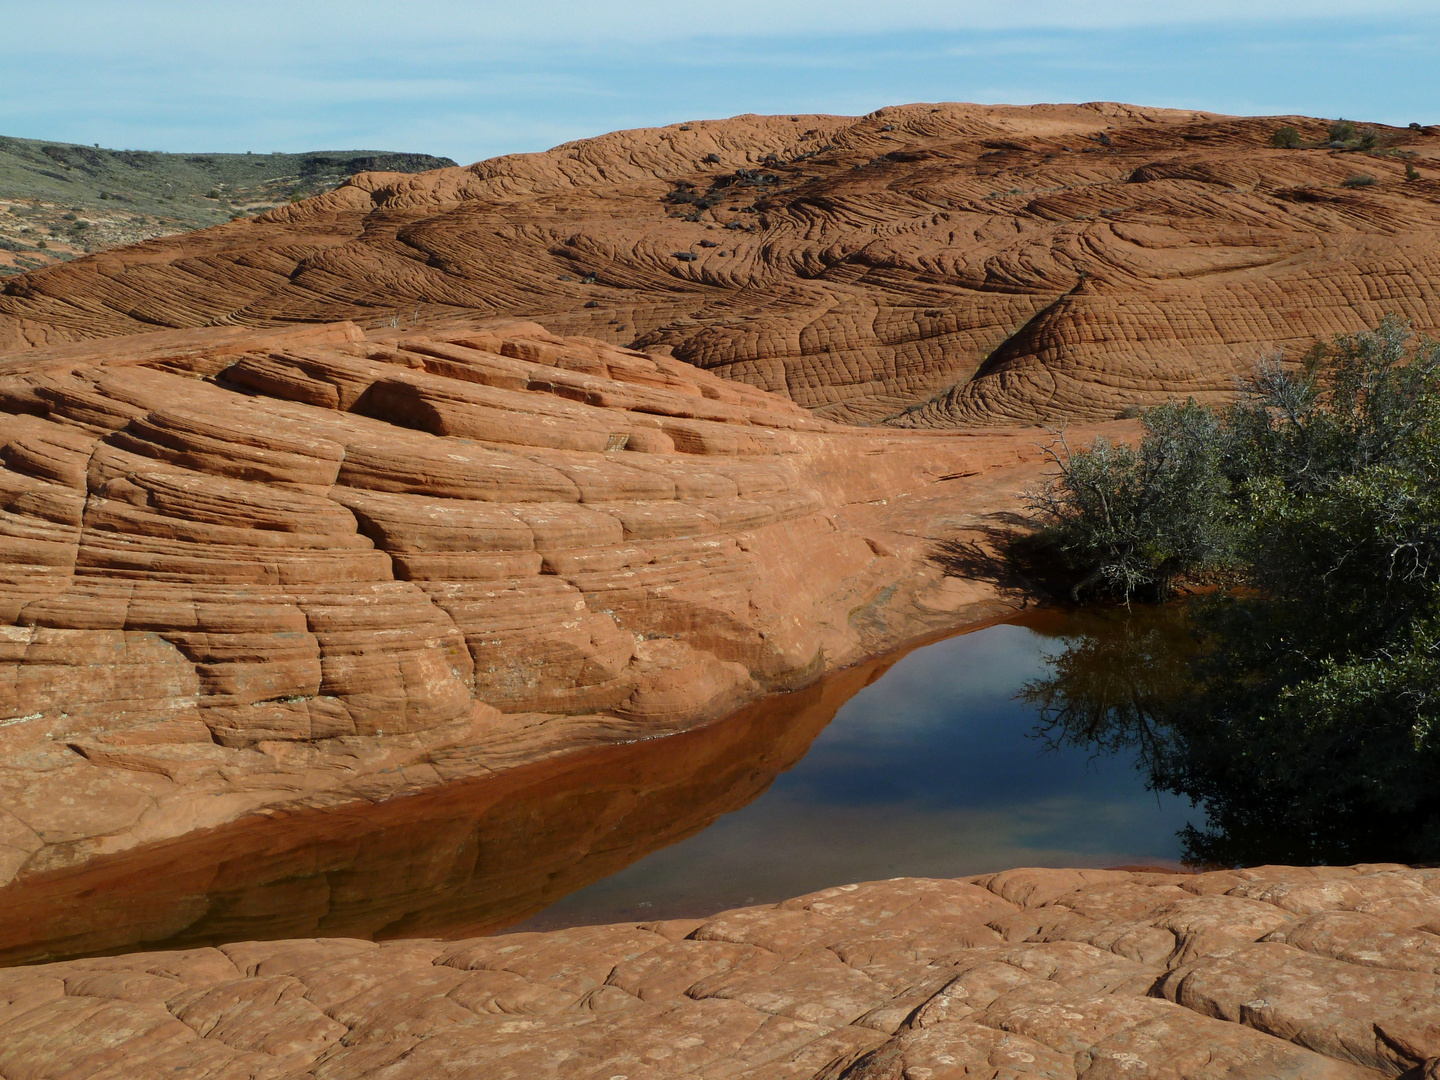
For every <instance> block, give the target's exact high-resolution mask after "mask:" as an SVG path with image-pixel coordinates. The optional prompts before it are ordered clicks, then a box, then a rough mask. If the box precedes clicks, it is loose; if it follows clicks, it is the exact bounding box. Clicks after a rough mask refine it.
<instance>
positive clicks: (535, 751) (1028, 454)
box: [0, 322, 1044, 883]
mask: <svg viewBox="0 0 1440 1080" xmlns="http://www.w3.org/2000/svg"><path fill="white" fill-rule="evenodd" d="M1043 438H1044V433H1043V432H1040V431H1037V430H1033V429H1032V430H1013V431H1000V432H992V433H988V434H973V433H972V434H965V433H957V434H944V435H940V434H935V433H926V432H916V433H907V432H885V431H877V430H862V429H855V428H845V427H841V426H839V425H835V424H831V423H828V422H825V421H821V420H817V419H815V418H814V417H812V416H811V415H810V414H809V413H808V412H806V411H805V410H804V409H802V408H800V407H799V406H797V405H795V404H793V403H791V402H789V401H786V400H784V399H782V398H779V397H776V396H774V395H770V394H766V393H764V392H762V391H759V390H755V389H754V388H751V387H748V386H745V385H743V384H738V383H732V382H727V381H725V380H723V379H720V378H717V377H716V376H714V375H711V374H708V373H706V372H703V371H698V370H696V369H694V368H692V367H690V366H688V365H686V364H684V363H681V362H680V361H677V360H674V359H673V358H671V357H669V356H667V355H664V354H659V355H654V356H651V355H647V354H644V353H638V352H633V351H629V350H624V349H618V348H615V347H612V346H607V345H604V344H602V343H598V342H595V341H591V340H588V339H583V338H561V337H556V336H554V335H551V334H548V333H547V332H545V331H544V330H542V329H541V328H540V327H538V326H535V325H534V324H527V323H515V322H500V323H490V324H476V325H471V326H470V327H468V328H464V329H460V328H452V329H451V330H450V331H447V332H446V334H445V335H443V336H437V335H435V334H434V332H431V333H429V334H425V333H419V332H414V333H411V332H400V331H396V330H382V331H372V332H370V333H366V332H363V331H361V330H360V329H359V328H357V327H355V326H354V325H352V324H349V323H337V324H327V325H319V326H306V327H292V328H288V329H282V330H276V331H263V332H256V331H245V330H241V329H238V328H234V327H226V328H217V329H213V330H202V331H172V332H162V333H157V334H150V335H138V336H134V337H129V338H124V339H117V340H111V341H105V342H96V343H93V344H79V345H70V346H62V347H58V348H53V349H42V350H32V351H29V352H26V353H22V354H20V355H18V356H16V357H13V358H10V359H8V360H0V465H3V468H0V763H3V764H0V883H3V882H6V881H11V880H15V879H17V878H23V877H28V876H31V875H35V874H40V873H45V872H54V871H57V870H63V869H65V868H67V867H74V866H77V865H81V864H84V863H86V862H87V861H88V860H91V859H93V858H95V857H97V856H103V855H106V854H112V853H115V852H119V851H124V850H129V849H133V848H136V847H138V846H143V845H146V844H152V843H157V842H161V841H165V840H167V839H171V838H174V837H176V836H181V835H185V834H188V833H192V832H195V831H197V830H204V829H210V828H215V827H218V826H221V825H224V824H226V823H228V822H233V821H235V820H237V819H239V818H242V817H244V816H245V815H248V814H252V813H255V812H258V811H262V810H274V809H277V808H286V809H296V808H324V807H331V806H337V805H340V804H344V803H353V802H356V801H372V802H373V801H378V800H384V799H388V798H391V797H393V796H396V795H403V794H408V793H413V792H416V791H420V790H424V789H428V788H433V787H436V786H438V785H442V784H445V783H448V782H451V781H455V780H458V779H464V778H468V777H475V776H482V775H487V774H492V773H494V772H496V771H501V770H504V769H507V768H510V767H512V766H513V765H515V764H517V763H520V762H524V761H533V760H535V759H537V758H540V757H543V756H545V755H546V754H550V753H554V752H557V751H561V750H565V749H569V748H573V747H576V746H582V745H587V744H594V743H597V742H614V741H624V740H633V739H638V738H648V737H651V736H654V735H658V734H664V733H666V732H672V731H676V730H679V729H682V728H685V727H687V726H690V725H693V724H695V723H697V722H700V721H704V720H708V719H713V718H715V717H718V716H720V715H723V714H725V713H728V712H730V711H732V710H734V709H735V708H737V707H738V706H739V705H741V704H742V703H744V702H745V701H747V700H750V699H753V698H756V697H758V696H761V695H763V694H766V693H770V692H774V691H778V690H787V689H791V688H794V687H797V686H802V685H805V684H807V683H809V682H811V681H813V680H814V679H816V678H818V677H819V676H820V675H822V674H823V673H825V672H827V671H832V670H835V669H836V668H839V667H843V666H846V665H849V664H852V663H855V662H857V661H859V660H861V659H863V658H865V657H867V656H872V655H875V654H878V653H881V652H884V651H887V650H889V649H892V648H894V647H896V646H898V645H900V644H902V643H903V642H905V641H907V640H910V639H913V638H915V637H917V636H919V635H923V634H926V633H930V632H933V631H937V630H941V629H944V628H953V627H959V626H964V625H967V624H973V623H975V622H977V621H980V620H983V619H988V618H993V617H995V616H996V615H998V614H1002V613H1004V612H1005V611H1008V610H1010V606H1011V605H1012V604H1014V603H1016V602H1017V598H1016V597H1014V596H1007V595H1004V594H1003V593H1002V592H1001V591H1000V590H998V589H997V588H996V587H994V586H993V584H991V583H986V582H981V581H975V580H971V579H969V578H968V577H966V576H963V575H962V574H960V573H959V572H958V571H957V572H956V574H955V575H952V574H949V573H947V569H946V565H945V563H944V560H943V558H941V559H937V557H936V554H937V546H938V545H939V544H940V542H941V541H950V542H954V541H964V540H966V539H967V538H968V539H974V540H977V541H984V540H985V538H986V535H987V532H986V531H987V530H988V529H991V528H993V527H995V526H996V525H997V524H999V523H1003V522H1004V521H1006V520H1008V519H1007V517H1006V515H1007V514H1011V513H1013V511H1014V509H1015V506H1016V492H1017V491H1018V490H1019V489H1020V488H1021V487H1023V486H1024V485H1025V484H1026V483H1027V482H1028V481H1029V479H1030V478H1031V477H1033V474H1034V472H1035V470H1036V468H1037V465H1038V462H1039V460H1040V454H1039V450H1038V446H1037V444H1038V443H1039V442H1040V441H1042V440H1043Z"/></svg>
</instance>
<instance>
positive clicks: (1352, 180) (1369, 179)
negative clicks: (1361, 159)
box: [1340, 173, 1375, 188]
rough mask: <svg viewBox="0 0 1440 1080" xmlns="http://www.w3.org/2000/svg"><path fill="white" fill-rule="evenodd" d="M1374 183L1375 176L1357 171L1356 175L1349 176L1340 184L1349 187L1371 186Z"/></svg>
mask: <svg viewBox="0 0 1440 1080" xmlns="http://www.w3.org/2000/svg"><path fill="white" fill-rule="evenodd" d="M1373 183H1375V177H1373V176H1368V175H1366V174H1365V173H1356V174H1355V175H1354V176H1347V177H1346V178H1345V179H1344V180H1343V181H1342V182H1341V184H1340V186H1341V187H1348V188H1357V187H1369V186H1370V185H1371V184H1373Z"/></svg>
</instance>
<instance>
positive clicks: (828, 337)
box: [0, 103, 1440, 426]
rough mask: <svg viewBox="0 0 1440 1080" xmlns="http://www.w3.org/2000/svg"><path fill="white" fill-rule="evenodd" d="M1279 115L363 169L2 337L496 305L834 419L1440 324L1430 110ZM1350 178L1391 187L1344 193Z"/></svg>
mask: <svg viewBox="0 0 1440 1080" xmlns="http://www.w3.org/2000/svg"><path fill="white" fill-rule="evenodd" d="M1280 124H1293V125H1294V126H1295V127H1296V128H1298V130H1299V131H1300V133H1301V134H1302V135H1303V136H1304V138H1305V139H1307V140H1312V141H1317V142H1323V139H1324V137H1325V132H1326V124H1325V122H1323V121H1318V120H1311V119H1305V118H1295V117H1289V118H1286V117H1281V118H1237V117H1226V116H1217V115H1211V114H1204V113H1195V112H1183V111H1175V110H1164V109H1145V108H1137V107H1133V106H1125V105H1114V104H1106V103H1099V104H1090V105H1078V106H1077V105H1064V106H1061V105H1037V106H1031V107H1002V106H977V105H954V104H949V105H938V106H931V105H907V106H901V107H894V108H886V109H881V110H879V111H878V112H876V113H873V114H871V115H869V116H866V117H863V118H858V119H857V118H853V117H834V116H796V117H785V116H780V117H757V116H742V117H736V118H734V119H731V120H719V121H703V122H700V121H697V122H694V123H690V124H681V125H672V126H670V127H667V128H659V129H648V130H637V131H624V132H615V133H612V134H609V135H603V136H600V137H598V138H593V139H584V140H580V141H578V142H574V143H569V144H566V145H564V146H560V147H557V148H555V149H554V150H551V151H548V152H545V153H540V154H522V155H512V156H509V157H501V158H495V159H493V160H489V161H484V162H480V163H479V164H476V165H472V166H470V167H469V168H455V169H442V170H437V171H435V172H430V173H423V174H420V175H416V176H409V175H402V174H382V173H367V174H362V175H360V176H357V177H355V178H354V179H353V180H352V181H351V182H350V183H349V184H348V185H346V186H345V187H342V188H340V189H338V190H337V191H334V192H332V193H330V194H327V195H325V196H322V197H319V198H315V199H311V200H308V201H306V202H303V203H300V204H298V205H296V206H294V207H289V208H284V209H280V210H276V211H272V212H270V213H267V214H265V215H263V216H262V217H260V218H257V219H254V220H248V221H240V222H235V223H232V224H229V225H223V226H219V227H216V228H213V229H208V230H205V231H202V232H198V233H192V234H188V235H185V236H181V237H172V238H167V239H164V240H157V241H153V242H149V243H145V244H141V245H137V246H135V247H132V248H127V249H124V250H121V251H114V252H107V253H104V254H101V255H96V256H93V257H89V258H85V259H80V260H77V261H75V262H73V263H70V264H67V265H66V266H63V267H57V268H54V269H50V270H46V271H43V272H36V273H31V274H27V275H23V276H21V277H18V278H14V279H11V280H10V281H8V282H7V283H6V284H5V286H4V290H3V293H0V349H18V348H23V347H27V346H31V345H40V344H46V343H50V344H53V343H57V342H62V341H69V340H77V339H81V338H87V337H108V336H113V335H116V334H129V333H135V332H139V331H147V330H153V329H155V328H156V327H166V326H170V327H199V326H206V325H212V324H245V325H252V326H265V325H274V324H279V323H291V322H295V321H297V320H304V321H331V320H337V319H351V320H355V321H358V322H360V323H362V324H364V325H367V326H381V325H388V324H390V323H392V322H394V323H397V324H403V325H406V326H409V325H411V323H412V322H415V321H416V320H418V322H419V324H420V325H424V326H427V327H433V326H443V325H444V323H445V320H446V318H447V316H450V315H454V314H456V313H461V314H463V316H464V317H466V318H468V317H470V316H471V315H472V314H473V313H475V312H481V313H486V314H490V315H497V316H498V315H509V316H524V317H526V318H533V319H536V320H537V321H539V322H540V323H542V324H543V325H545V326H546V327H547V328H548V329H550V330H551V331H554V332H559V333H567V334H585V335H588V336H592V337H597V338H600V339H602V340H606V341H608V342H610V343H612V344H635V345H639V346H649V345H663V346H668V347H669V348H670V349H672V350H673V352H674V355H676V356H677V357H679V358H681V359H683V360H686V361H688V362H689V363H692V364H695V365H697V366H699V367H702V368H705V369H708V370H712V371H715V372H718V373H720V374H722V375H725V376H727V377H729V378H731V379H734V380H738V381H743V382H748V383H750V384H753V385H755V386H758V387H761V388H763V389H765V390H769V391H772V392H774V393H778V394H781V395H783V396H786V397H788V398H790V399H791V400H792V401H794V402H795V403H797V404H799V405H802V406H804V407H805V408H807V409H810V410H813V411H815V412H817V413H818V414H819V415H821V416H825V417H829V418H831V419H838V420H846V421H863V422H880V421H886V420H888V421H891V422H894V423H898V424H902V425H908V426H937V425H938V426H948V425H954V424H955V423H957V422H963V423H973V422H977V421H995V420H1013V419H1023V420H1034V419H1036V418H1058V417H1062V416H1082V417H1095V418H1098V417H1109V416H1113V415H1114V414H1115V413H1116V412H1117V411H1118V410H1120V409H1123V408H1125V407H1127V406H1130V405H1135V404H1143V403H1147V402H1154V401H1156V400H1160V399H1163V398H1165V397H1167V396H1171V395H1182V396H1183V395H1189V394H1193V395H1195V396H1197V397H1199V398H1201V399H1214V398H1216V397H1218V396H1223V395H1226V394H1228V393H1229V392H1230V391H1231V390H1232V388H1233V381H1234V376H1235V374H1236V373H1237V372H1238V371H1241V370H1244V369H1245V368H1247V367H1248V366H1249V365H1250V364H1251V363H1253V362H1254V361H1255V360H1256V359H1258V358H1259V357H1260V356H1262V355H1264V354H1266V353H1267V352H1269V351H1271V350H1274V349H1286V348H1288V349H1294V348H1296V347H1299V346H1303V345H1304V344H1307V343H1308V342H1310V341H1311V340H1313V339H1314V338H1316V337H1328V336H1330V335H1332V334H1335V333H1339V332H1352V331H1355V330H1359V329H1361V328H1363V327H1366V326H1371V325H1374V324H1375V322H1377V321H1378V320H1379V318H1380V317H1381V316H1382V315H1384V314H1386V313H1387V312H1397V313H1399V314H1401V315H1404V316H1407V317H1409V318H1410V319H1412V320H1413V321H1414V323H1415V325H1416V326H1417V328H1419V329H1422V330H1434V329H1435V328H1436V327H1440V292H1437V282H1440V261H1437V260H1440V244H1437V227H1440V132H1437V131H1436V129H1428V128H1427V129H1422V130H1419V131H1416V130H1406V129H1391V128H1376V129H1375V130H1376V132H1377V133H1378V137H1379V146H1380V149H1381V150H1383V151H1384V153H1380V154H1373V153H1361V152H1353V151H1351V150H1345V149H1336V148H1331V147H1328V146H1323V145H1322V146H1318V147H1316V148H1313V149H1293V150H1285V149H1277V148H1274V147H1272V146H1271V145H1270V138H1271V135H1272V133H1273V132H1274V130H1275V129H1276V127H1277V126H1278V125H1280ZM1401 155H1409V156H1408V157H1405V156H1401ZM1407 168H1408V169H1410V170H1412V171H1413V172H1414V173H1415V175H1416V176H1417V177H1418V178H1416V179H1411V180H1407V179H1406V174H1407ZM1357 175H1358V176H1368V177H1369V178H1370V179H1371V180H1373V181H1374V182H1373V183H1370V184H1368V185H1365V186H1356V187H1346V186H1344V185H1345V182H1346V181H1347V180H1348V179H1350V178H1352V177H1355V176H1357Z"/></svg>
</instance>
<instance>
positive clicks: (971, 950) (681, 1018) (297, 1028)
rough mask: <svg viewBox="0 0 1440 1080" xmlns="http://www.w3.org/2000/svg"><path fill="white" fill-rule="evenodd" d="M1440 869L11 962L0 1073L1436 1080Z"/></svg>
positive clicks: (1052, 881) (805, 905)
mask: <svg viewBox="0 0 1440 1080" xmlns="http://www.w3.org/2000/svg"><path fill="white" fill-rule="evenodd" d="M1437 971H1440V871H1437V870H1413V869H1407V868H1404V867H1398V866H1357V867H1349V868H1313V869H1307V868H1294V867H1260V868H1256V869H1251V870H1235V871H1222V872H1215V873H1208V874H1200V875H1196V876H1187V875H1171V874H1158V873H1144V872H1124V871H1105V870H1009V871H1005V872H1003V873H999V874H992V875H985V876H981V877H976V878H969V879H962V880H955V881H948V880H924V879H904V878H901V879H895V880H892V881H883V882H875V883H871V884H865V885H846V886H842V887H840V888H836V889H829V890H826V891H824V892H820V893H815V894H813V895H810V896H805V897H800V898H798V899H795V900H790V901H787V902H785V903H782V904H778V905H774V906H769V907H758V908H747V909H741V910H737V911H731V912H727V913H724V914H721V915H718V916H716V917H714V918H710V919H705V920H689V921H685V920H680V921H669V922H663V923H648V924H640V925H615V926H596V927H585V928H579V929H573V930H564V931H557V932H553V933H547V934H514V935H501V936H497V937H488V938H478V939H470V940H463V941H433V940H406V941H396V942H389V943H383V944H378V945H377V944H374V943H370V942H364V941H354V940H344V939H318V940H297V941H277V942H265V943H255V942H250V943H242V944H234V945H227V946H224V947H221V948H218V949H199V950H193V951H188V952H169V953H150V954H144V953H142V954H135V955H130V956H120V957H110V958H102V959H91V960H79V961H72V962H68V963H63V964H52V965H47V966H43V967H33V968H13V969H9V970H7V971H4V972H0V1075H4V1076H6V1077H41V1076H44V1077H77V1078H78V1077H82V1076H83V1077H86V1078H87V1080H99V1078H102V1077H115V1078H117V1080H119V1078H122V1077H123V1078H126V1080H130V1078H134V1077H151V1076H153V1077H160V1076H172V1075H176V1074H178V1073H183V1074H184V1075H189V1076H203V1077H216V1078H218V1077H247V1078H248V1077H254V1078H262V1077H263V1078H278V1077H300V1076H308V1077H315V1078H317V1080H324V1078H328V1077H335V1078H339V1077H344V1078H346V1080H355V1078H360V1077H377V1078H378V1077H384V1078H386V1080H406V1078H409V1077H417V1078H421V1077H423V1078H425V1080H435V1078H441V1077H485V1078H486V1080H508V1078H515V1080H521V1078H525V1080H530V1078H544V1077H557V1078H561V1077H563V1078H565V1080H599V1078H604V1080H615V1078H616V1077H621V1076H623V1077H625V1078H626V1080H662V1078H663V1080H676V1078H680V1077H705V1078H720V1077H725V1078H741V1077H746V1078H755V1080H759V1078H765V1080H779V1078H796V1080H798V1078H802V1077H806V1078H808V1077H815V1078H820V1077H824V1078H829V1080H839V1078H846V1080H901V1078H905V1080H949V1078H958V1077H986V1078H994V1080H999V1078H1007V1080H1021V1078H1027V1080H1028V1078H1042V1077H1043V1078H1045V1080H1062V1078H1065V1080H1069V1078H1076V1077H1084V1078H1086V1080H1100V1078H1110V1077H1137V1076H1141V1077H1176V1078H1179V1077H1196V1078H1200V1077H1207V1078H1208V1077H1216V1078H1218V1077H1256V1078H1261V1077H1264V1078H1271V1077H1296V1078H1300V1077H1307V1078H1309V1077H1314V1078H1327V1080H1329V1078H1335V1080H1338V1078H1359V1077H1365V1076H1372V1077H1373V1076H1394V1075H1398V1074H1402V1073H1403V1074H1405V1075H1408V1076H1415V1077H1420V1076H1422V1075H1423V1076H1425V1077H1431V1076H1434V1075H1437V1071H1440V976H1437Z"/></svg>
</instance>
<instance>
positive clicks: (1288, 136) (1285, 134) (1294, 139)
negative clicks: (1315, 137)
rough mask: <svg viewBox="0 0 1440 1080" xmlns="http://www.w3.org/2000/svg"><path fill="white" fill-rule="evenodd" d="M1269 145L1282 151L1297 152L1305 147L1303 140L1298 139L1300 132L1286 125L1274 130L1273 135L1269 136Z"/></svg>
mask: <svg viewBox="0 0 1440 1080" xmlns="http://www.w3.org/2000/svg"><path fill="white" fill-rule="evenodd" d="M1270 145H1271V146H1278V147H1279V148H1280V149H1282V150H1298V149H1300V147H1302V146H1304V145H1305V140H1304V139H1302V138H1300V132H1298V131H1296V130H1295V129H1294V128H1293V127H1291V126H1290V125H1289V124H1286V125H1285V126H1284V127H1278V128H1276V129H1275V134H1274V135H1271V136H1270Z"/></svg>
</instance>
